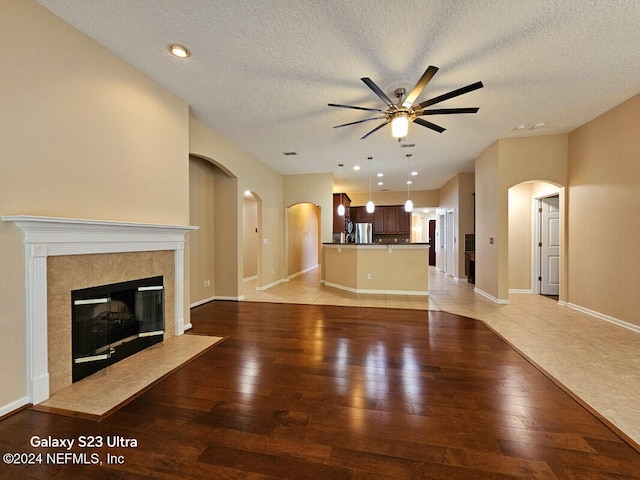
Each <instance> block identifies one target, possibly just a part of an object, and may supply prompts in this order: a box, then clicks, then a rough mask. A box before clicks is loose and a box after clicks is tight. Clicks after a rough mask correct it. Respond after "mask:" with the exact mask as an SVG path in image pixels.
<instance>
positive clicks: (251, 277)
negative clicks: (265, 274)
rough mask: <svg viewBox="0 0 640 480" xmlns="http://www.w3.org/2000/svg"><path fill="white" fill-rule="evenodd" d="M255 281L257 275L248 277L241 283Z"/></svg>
mask: <svg viewBox="0 0 640 480" xmlns="http://www.w3.org/2000/svg"><path fill="white" fill-rule="evenodd" d="M257 279H258V275H252V276H250V277H247V278H243V279H242V281H243V282H250V281H251V280H257Z"/></svg>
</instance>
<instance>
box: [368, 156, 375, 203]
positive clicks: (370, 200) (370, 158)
mask: <svg viewBox="0 0 640 480" xmlns="http://www.w3.org/2000/svg"><path fill="white" fill-rule="evenodd" d="M372 159H373V157H369V201H368V202H367V213H373V212H374V211H375V209H376V206H375V204H374V203H373V200H372V199H371V160H372Z"/></svg>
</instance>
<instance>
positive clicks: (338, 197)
mask: <svg viewBox="0 0 640 480" xmlns="http://www.w3.org/2000/svg"><path fill="white" fill-rule="evenodd" d="M341 201H342V204H343V205H344V210H345V213H344V215H338V205H340V202H341ZM350 205H351V199H350V198H349V196H348V195H347V194H346V193H342V194H340V193H334V194H333V233H341V232H344V231H345V229H346V223H345V219H347V218H349V215H350V208H349V207H350ZM352 221H353V220H352Z"/></svg>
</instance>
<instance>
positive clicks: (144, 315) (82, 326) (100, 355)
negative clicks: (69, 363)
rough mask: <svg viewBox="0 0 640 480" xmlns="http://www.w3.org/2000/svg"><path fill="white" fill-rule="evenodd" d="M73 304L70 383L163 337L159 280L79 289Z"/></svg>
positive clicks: (156, 278) (134, 281)
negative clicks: (71, 373) (71, 379)
mask: <svg viewBox="0 0 640 480" xmlns="http://www.w3.org/2000/svg"><path fill="white" fill-rule="evenodd" d="M71 300H72V302H73V310H72V311H73V317H72V335H73V337H72V353H73V368H72V371H73V381H74V382H77V381H78V380H80V379H82V378H84V377H86V376H88V375H91V374H92V373H94V372H97V371H98V370H100V369H102V368H105V367H107V366H109V365H111V364H113V363H115V362H118V361H120V360H122V359H123V358H126V357H128V356H130V355H133V354H134V353H136V352H139V351H140V350H143V349H145V348H147V347H150V346H151V345H154V344H156V343H159V342H161V341H162V340H163V338H164V287H163V279H162V277H151V278H144V279H140V280H133V281H129V282H123V283H116V284H111V285H102V286H99V287H91V288H84V289H82V290H74V291H72V292H71Z"/></svg>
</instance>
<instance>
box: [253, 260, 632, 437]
mask: <svg viewBox="0 0 640 480" xmlns="http://www.w3.org/2000/svg"><path fill="white" fill-rule="evenodd" d="M255 285H256V281H255V280H253V281H249V282H246V283H245V284H244V295H245V301H255V302H277V303H305V304H318V305H342V306H360V307H386V308H402V309H417V310H425V309H428V310H441V311H445V312H449V313H455V314H458V315H464V316H467V317H471V318H476V319H479V320H482V321H483V322H484V323H485V324H486V325H487V326H488V327H489V328H491V329H492V330H493V331H494V332H496V333H497V334H499V335H500V336H501V337H502V338H503V339H504V340H506V341H507V342H508V343H509V344H510V345H511V346H513V347H514V348H515V349H516V350H518V351H519V352H520V353H522V354H523V355H524V356H525V357H526V358H527V359H528V360H529V361H530V362H532V363H533V364H534V365H536V366H537V367H538V368H539V369H541V370H542V371H543V372H545V373H547V374H548V375H549V376H551V377H552V379H553V380H554V381H555V382H556V383H557V384H558V385H560V386H561V387H563V388H564V389H565V390H566V391H568V393H570V394H571V396H572V397H573V398H575V399H576V400H578V401H579V402H580V403H581V404H582V405H583V406H585V407H586V408H588V409H589V410H590V411H592V412H593V413H596V414H597V415H598V416H599V417H600V418H601V419H602V420H603V421H605V423H607V424H608V425H609V426H610V427H612V428H613V429H614V430H616V431H618V432H619V433H620V434H621V435H622V436H623V437H625V438H627V439H628V440H630V441H631V442H632V443H635V446H636V449H638V446H639V445H640V404H639V403H638V398H640V355H638V352H640V334H638V333H635V332H633V331H631V330H628V329H625V328H623V327H620V326H618V325H615V324H612V323H609V322H606V321H604V320H600V319H598V318H595V317H592V316H589V315H586V314H584V313H581V312H579V311H576V310H573V309H571V308H568V307H564V306H560V305H559V304H558V303H557V302H555V301H554V300H552V299H549V298H546V297H543V296H540V295H527V294H511V296H510V304H508V305H499V304H496V303H494V302H492V301H490V300H488V299H486V298H484V297H483V296H481V295H478V294H476V293H474V291H473V288H474V286H473V285H471V284H468V283H457V282H456V281H454V280H453V279H452V278H451V277H447V276H446V275H445V274H443V273H440V272H437V271H436V270H435V268H434V267H430V272H429V297H414V296H408V295H368V294H356V293H352V292H347V291H342V290H339V289H335V288H332V287H326V286H324V285H321V283H320V268H316V269H314V270H311V271H309V272H307V273H304V274H301V275H298V276H296V277H293V278H291V279H290V280H289V281H287V282H282V283H280V284H278V285H276V286H274V287H271V288H269V289H267V290H264V291H259V290H256V288H255Z"/></svg>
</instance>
